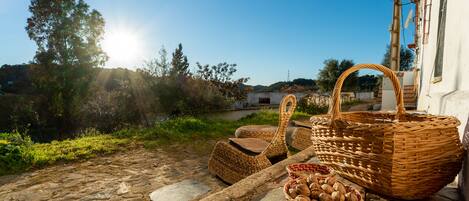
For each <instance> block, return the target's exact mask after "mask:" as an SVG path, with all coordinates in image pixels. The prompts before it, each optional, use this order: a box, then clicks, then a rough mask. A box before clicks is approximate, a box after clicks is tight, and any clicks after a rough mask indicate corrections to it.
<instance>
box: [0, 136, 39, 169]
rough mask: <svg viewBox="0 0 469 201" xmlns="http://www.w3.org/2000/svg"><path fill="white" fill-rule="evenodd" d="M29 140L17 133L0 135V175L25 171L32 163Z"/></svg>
mask: <svg viewBox="0 0 469 201" xmlns="http://www.w3.org/2000/svg"><path fill="white" fill-rule="evenodd" d="M30 145H31V140H30V139H29V138H23V137H22V136H21V135H20V134H19V133H17V132H15V133H0V175H4V174H10V173H15V172H19V171H23V170H26V169H27V168H29V167H30V165H31V163H32V156H31V155H30V154H29V152H28V150H29V146H30Z"/></svg>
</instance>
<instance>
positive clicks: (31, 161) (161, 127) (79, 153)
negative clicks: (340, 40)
mask: <svg viewBox="0 0 469 201" xmlns="http://www.w3.org/2000/svg"><path fill="white" fill-rule="evenodd" d="M309 116H310V115H308V114H306V113H302V112H295V113H294V115H293V117H292V119H307V118H309ZM249 124H270V125H277V124H278V113H276V112H273V111H261V112H258V113H254V114H251V115H248V116H246V117H244V118H241V119H240V120H238V121H227V120H219V119H207V118H197V117H179V118H174V119H170V120H167V121H164V122H159V123H156V124H155V125H154V126H152V127H149V128H127V129H123V130H119V131H117V132H114V133H111V134H100V133H99V132H88V133H87V134H85V135H83V136H82V137H79V138H76V139H69V140H63V141H52V142H50V143H31V141H30V140H29V139H28V138H23V137H22V136H21V135H20V134H18V133H0V175H4V174H12V173H17V172H22V171H25V170H28V169H30V168H32V167H42V166H44V165H50V164H54V163H57V162H67V161H75V160H81V159H88V158H92V157H96V156H98V155H100V154H109V153H113V152H116V151H119V150H123V149H126V148H127V147H129V144H131V143H133V142H138V143H141V144H143V146H144V147H145V148H149V149H151V148H157V147H167V145H174V144H179V145H182V146H188V147H190V148H191V150H193V151H195V152H196V153H201V154H202V153H203V154H207V153H209V152H210V150H211V148H212V147H211V145H212V144H213V142H214V141H215V140H216V139H220V138H224V137H227V136H228V135H233V134H234V132H235V130H236V128H238V127H240V126H243V125H249Z"/></svg>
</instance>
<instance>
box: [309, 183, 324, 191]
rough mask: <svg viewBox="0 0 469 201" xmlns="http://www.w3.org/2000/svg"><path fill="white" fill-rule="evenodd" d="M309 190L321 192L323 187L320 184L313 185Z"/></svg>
mask: <svg viewBox="0 0 469 201" xmlns="http://www.w3.org/2000/svg"><path fill="white" fill-rule="evenodd" d="M309 189H311V190H312V191H316V190H321V185H319V184H318V183H312V184H311V185H309Z"/></svg>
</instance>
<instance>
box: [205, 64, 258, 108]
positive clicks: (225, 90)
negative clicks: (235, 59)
mask: <svg viewBox="0 0 469 201" xmlns="http://www.w3.org/2000/svg"><path fill="white" fill-rule="evenodd" d="M197 68H198V70H197V75H198V76H199V77H201V78H202V79H203V80H206V81H208V82H209V83H210V84H212V85H213V86H215V88H217V89H218V90H219V91H220V92H221V94H223V96H225V97H229V98H233V99H235V100H243V99H245V98H246V91H245V88H243V87H242V85H243V84H244V83H246V82H247V81H248V80H249V78H239V79H237V80H232V76H233V74H234V73H235V72H236V64H228V63H226V62H224V63H219V64H217V65H213V66H210V65H208V64H206V65H201V64H200V63H198V62H197Z"/></svg>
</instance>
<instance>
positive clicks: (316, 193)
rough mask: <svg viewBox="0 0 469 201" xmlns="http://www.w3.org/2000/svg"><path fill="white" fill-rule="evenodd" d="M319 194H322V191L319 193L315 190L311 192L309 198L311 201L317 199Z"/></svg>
mask: <svg viewBox="0 0 469 201" xmlns="http://www.w3.org/2000/svg"><path fill="white" fill-rule="evenodd" d="M321 193H323V191H320V190H316V191H311V195H310V196H311V198H313V199H319V195H321Z"/></svg>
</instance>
